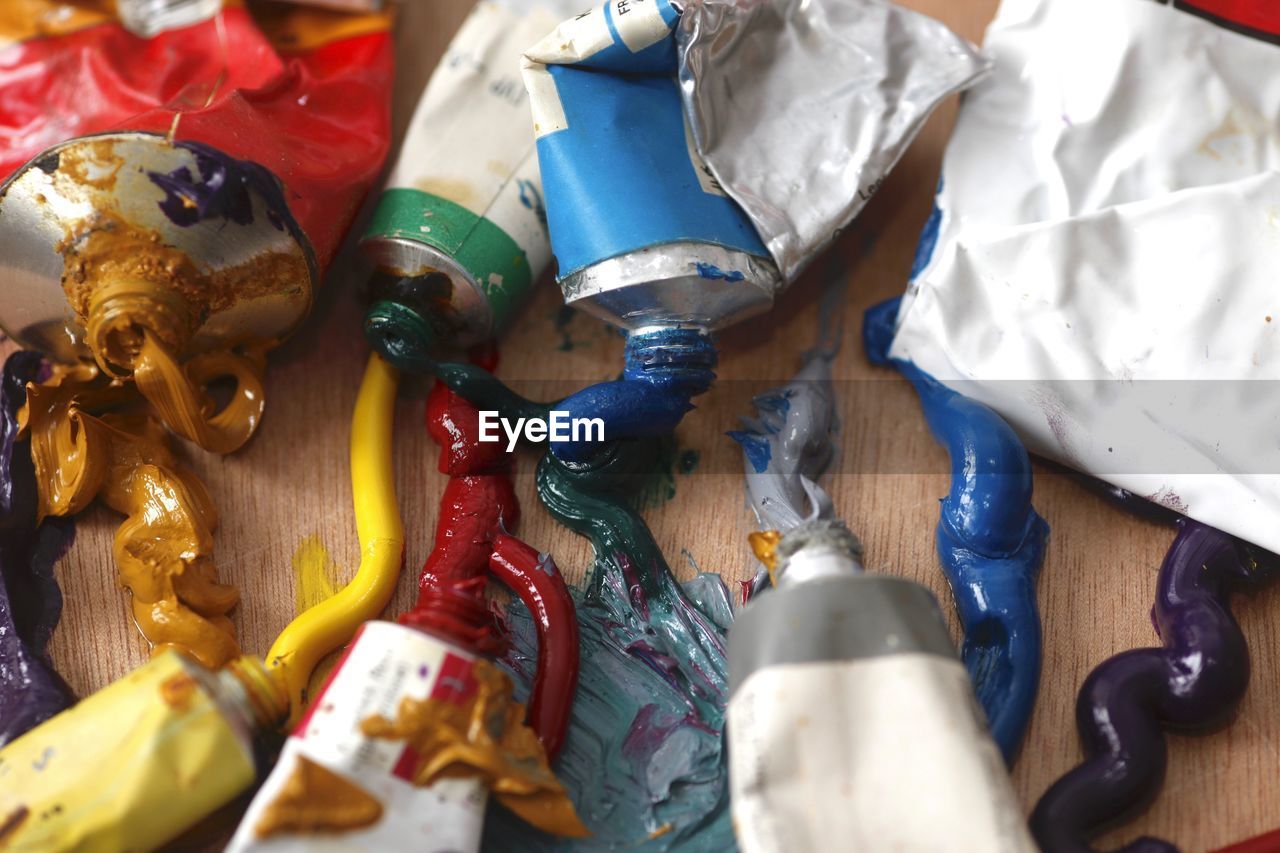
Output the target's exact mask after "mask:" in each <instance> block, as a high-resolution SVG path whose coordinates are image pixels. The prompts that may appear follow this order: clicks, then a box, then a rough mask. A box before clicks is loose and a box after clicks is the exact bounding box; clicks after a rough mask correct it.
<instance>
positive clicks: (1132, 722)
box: [1031, 518, 1280, 853]
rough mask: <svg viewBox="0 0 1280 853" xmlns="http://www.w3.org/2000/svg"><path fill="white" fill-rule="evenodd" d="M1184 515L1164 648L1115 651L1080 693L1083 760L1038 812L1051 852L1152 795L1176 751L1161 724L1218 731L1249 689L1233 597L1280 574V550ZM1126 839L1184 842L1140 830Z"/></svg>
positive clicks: (1158, 614)
mask: <svg viewBox="0 0 1280 853" xmlns="http://www.w3.org/2000/svg"><path fill="white" fill-rule="evenodd" d="M1178 524H1179V529H1178V535H1177V536H1176V537H1175V539H1174V541H1173V544H1172V545H1171V546H1170V548H1169V552H1168V554H1167V555H1166V556H1165V559H1164V564H1163V565H1162V566H1161V567H1160V578H1159V581H1158V582H1157V585H1156V600H1155V605H1154V606H1153V607H1152V609H1151V618H1152V622H1153V623H1154V625H1155V628H1156V633H1157V634H1158V635H1159V637H1160V639H1161V640H1162V641H1163V647H1161V648H1148V649H1134V650H1131V651H1127V652H1123V653H1121V654H1118V655H1116V656H1114V657H1112V658H1109V659H1107V660H1106V661H1104V662H1103V663H1102V664H1101V665H1100V666H1098V668H1097V669H1095V670H1094V671H1093V672H1091V673H1090V674H1089V677H1088V678H1087V679H1085V682H1084V685H1083V686H1082V687H1081V688H1080V695H1079V697H1078V699H1077V701H1076V725H1077V727H1078V728H1079V730H1080V740H1081V742H1082V745H1083V746H1084V751H1085V760H1084V761H1083V762H1081V763H1080V764H1079V765H1078V766H1077V767H1075V768H1073V769H1072V770H1071V771H1070V772H1068V773H1067V774H1066V775H1064V776H1063V777H1062V778H1061V779H1059V780H1058V781H1057V782H1054V783H1053V785H1052V786H1051V787H1050V788H1049V790H1048V791H1046V792H1045V794H1044V796H1043V797H1041V798H1040V802H1039V803H1037V804H1036V808H1035V811H1034V812H1033V813H1032V815H1031V831H1032V833H1033V834H1034V835H1035V838H1036V841H1037V842H1038V843H1039V844H1040V846H1041V847H1042V848H1043V849H1044V850H1046V851H1048V853H1075V851H1088V850H1091V849H1092V847H1091V846H1090V844H1089V840H1090V839H1091V838H1092V837H1093V836H1095V835H1097V834H1098V833H1100V832H1102V831H1103V830H1105V829H1107V828H1110V827H1113V826H1115V825H1116V824H1117V823H1118V822H1121V821H1124V820H1127V819H1129V818H1132V817H1133V816H1135V815H1136V814H1138V813H1139V812H1141V811H1142V810H1143V809H1144V808H1146V807H1147V806H1148V805H1149V804H1150V803H1151V801H1152V800H1153V799H1154V798H1155V796H1156V794H1157V793H1158V792H1159V790H1160V785H1161V783H1162V782H1163V780H1164V772H1165V764H1166V762H1167V760H1168V755H1167V751H1166V746H1165V739H1164V733H1163V729H1169V730H1173V731H1178V732H1184V733H1201V732H1210V731H1213V730H1215V729H1218V728H1220V727H1221V726H1223V725H1225V724H1226V723H1228V722H1229V721H1230V720H1231V718H1232V717H1233V716H1234V714H1235V712H1236V709H1237V708H1239V706H1240V702H1241V700H1242V699H1243V698H1244V694H1245V690H1246V688H1247V687H1248V685H1249V649H1248V645H1247V643H1246V641H1245V636H1244V633H1243V632H1242V631H1241V630H1240V626H1239V624H1238V623H1237V622H1236V620H1235V617H1234V616H1233V615H1232V614H1231V607H1230V600H1231V595H1232V593H1234V592H1240V591H1244V592H1252V591H1256V590H1257V589H1259V588H1261V587H1262V586H1263V585H1264V584H1266V583H1268V582H1270V581H1272V580H1274V579H1275V578H1276V576H1277V575H1278V574H1280V558H1277V557H1276V555H1274V554H1271V553H1268V552H1265V551H1262V550H1261V549H1258V548H1254V547H1252V546H1250V545H1248V544H1247V543H1245V542H1242V541H1240V540H1238V539H1236V538H1235V537H1232V536H1229V535H1227V534H1226V533H1223V532H1222V531H1220V530H1217V529H1215V528H1212V527H1209V526H1207V525H1204V524H1201V523H1199V522H1198V521H1195V520H1193V519H1190V518H1184V519H1181V520H1180V521H1179V522H1178ZM1121 849H1122V850H1124V851H1126V853H1156V851H1160V853H1167V851H1171V850H1176V849H1177V848H1176V847H1174V846H1173V845H1172V844H1169V843H1168V842H1166V841H1163V840H1160V839H1157V838H1151V837H1142V838H1139V839H1137V840H1136V841H1133V842H1132V843H1130V844H1128V845H1125V846H1124V847H1123V848H1121Z"/></svg>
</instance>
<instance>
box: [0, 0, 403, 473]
mask: <svg viewBox="0 0 1280 853" xmlns="http://www.w3.org/2000/svg"><path fill="white" fill-rule="evenodd" d="M2 5H3V6H4V8H3V9H0V45H3V46H2V47H0V176H2V177H4V178H5V179H6V183H5V185H4V187H3V188H2V189H0V214H3V215H0V327H2V328H3V329H4V330H5V331H6V332H8V333H9V335H10V336H11V337H14V338H15V339H16V340H18V341H19V342H20V343H21V344H22V345H23V346H25V347H28V348H32V349H37V350H41V351H43V352H46V353H48V354H49V355H50V356H52V357H54V358H56V359H58V360H60V361H65V362H71V361H77V360H86V359H89V358H90V357H92V358H94V359H96V360H97V361H98V363H99V364H100V365H101V366H102V367H103V369H104V370H107V371H108V372H110V373H113V374H115V375H117V376H120V377H129V376H133V377H134V378H135V379H137V381H138V387H139V390H141V391H142V393H143V394H144V395H146V396H147V397H148V398H149V399H150V400H151V402H152V403H153V404H154V405H155V408H156V410H157V414H159V415H160V416H161V417H162V418H163V419H164V420H165V421H166V423H168V425H169V426H170V427H171V428H172V429H173V430H174V431H175V432H177V433H179V434H181V435H183V436H184V437H186V438H189V439H191V440H193V441H196V442H197V443H198V444H200V445H201V446H203V447H205V448H206V449H210V450H214V451H217V452H229V451H230V450H234V449H236V448H237V447H239V446H240V445H241V444H243V443H244V441H246V440H248V437H249V435H251V434H252V432H253V429H254V428H255V426H256V415H255V416H254V417H253V418H251V419H250V421H249V422H248V423H247V424H246V425H242V428H239V429H231V428H230V427H229V426H224V425H223V424H222V423H221V422H214V421H212V420H209V421H207V422H206V420H205V419H204V418H202V417H201V416H200V413H199V410H200V408H201V406H200V400H201V399H202V394H203V389H202V387H195V386H198V385H202V384H203V383H202V382H196V381H195V379H192V378H191V377H188V378H187V379H186V382H185V383H184V382H182V381H179V380H178V379H175V378H174V371H172V370H169V371H167V372H166V370H164V369H163V367H164V365H166V364H172V363H174V362H178V363H181V362H185V361H187V360H188V359H189V358H190V357H191V356H193V355H195V354H197V353H200V352H203V351H207V350H213V349H224V350H225V349H227V348H229V347H236V346H240V347H244V348H245V349H244V352H246V353H250V352H252V353H254V354H256V353H258V352H260V351H261V350H262V349H265V348H269V347H270V346H273V345H274V344H275V343H277V342H278V341H279V340H281V339H282V338H284V337H285V336H287V335H288V334H289V333H290V332H291V331H292V330H293V329H294V328H296V326H297V325H298V323H300V322H301V320H302V319H303V317H305V316H306V314H307V311H308V310H309V308H310V306H311V303H312V298H313V293H314V291H315V288H316V287H317V286H318V284H319V280H320V277H321V276H322V275H323V273H324V271H325V269H326V268H327V267H328V265H329V263H330V261H331V260H332V259H333V256H334V254H335V253H336V251H337V249H338V246H339V243H340V242H341V240H342V238H343V236H344V234H345V232H346V230H347V228H348V227H349V226H350V224H351V221H352V219H353V218H354V216H355V214H356V212H357V210H358V209H359V207H360V204H361V203H362V201H363V199H364V196H365V194H366V193H367V192H368V190H369V188H370V186H371V184H372V182H373V180H374V178H375V177H376V176H377V174H378V173H379V171H380V169H381V167H382V162H383V160H384V159H385V157H386V154H387V150H388V147H389V137H390V93H391V82H392V56H391V38H390V32H389V24H390V17H389V15H387V14H344V13H341V12H335V11H332V10H322V9H313V8H307V7H302V6H291V5H281V4H271V3H265V2H264V3H250V4H248V5H245V4H244V3H242V2H240V0H224V2H223V4H222V5H221V8H220V9H218V10H217V11H214V12H213V13H212V14H209V13H208V12H205V13H203V16H201V17H199V18H198V19H195V20H191V19H189V18H188V19H186V20H175V19H174V16H173V15H172V14H170V15H167V16H166V17H165V18H164V19H163V22H162V23H163V25H164V26H165V27H167V28H165V29H163V30H161V31H159V32H155V33H153V34H150V35H148V36H146V37H144V36H141V35H138V34H136V33H135V32H133V31H130V30H129V29H128V28H127V27H126V26H125V24H124V23H123V22H122V21H121V19H120V18H119V17H117V14H116V13H115V11H114V10H115V3H114V2H111V0H79V2H76V3H74V4H71V3H64V2H57V0H26V2H24V3H22V4H2ZM10 5H18V6H20V7H21V9H20V10H18V11H15V10H10V9H9V8H8V6H10ZM196 5H199V4H191V7H192V8H194V7H195V6H196ZM180 8H185V7H180ZM133 23H134V24H135V29H137V28H138V27H137V25H138V23H139V22H137V21H133ZM142 23H143V24H146V25H147V28H148V29H150V28H152V27H151V25H159V24H160V23H161V20H160V19H159V18H152V19H149V20H147V21H143V22H142ZM133 259H140V260H139V261H138V262H132V261H133ZM144 334H145V335H146V336H148V337H149V338H150V339H152V340H153V341H154V343H155V344H156V347H154V348H153V349H154V350H155V351H153V352H151V353H150V354H147V353H143V352H140V350H142V349H145V347H143V346H142V344H141V343H140V341H141V340H142V338H143V336H144ZM246 358H248V356H246ZM255 365H256V367H255ZM231 372H232V373H233V374H234V375H236V376H237V379H239V380H241V384H244V382H247V381H249V380H248V379H246V378H244V377H248V376H250V375H255V376H256V378H257V380H258V381H259V382H260V379H261V377H260V375H257V374H260V373H261V366H260V360H258V359H257V356H256V355H254V356H253V358H249V360H248V361H246V362H245V363H243V364H239V363H238V364H237V369H236V370H233V371H231ZM148 377H163V378H165V380H166V381H165V382H160V381H159V380H158V379H156V380H154V381H150V382H148V381H146V380H147V378H148ZM200 378H201V379H202V380H203V382H207V381H210V380H211V379H212V377H200ZM184 385H185V386H190V387H184ZM250 385H252V383H251V382H250ZM255 393H256V392H255ZM256 396H257V397H260V396H261V395H260V393H256ZM259 408H260V407H259ZM179 410H182V412H181V414H183V415H186V417H185V418H184V417H182V416H180V414H179V413H178V412H179ZM258 414H260V411H259V412H258Z"/></svg>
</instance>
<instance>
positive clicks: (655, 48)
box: [524, 0, 782, 332]
mask: <svg viewBox="0 0 1280 853" xmlns="http://www.w3.org/2000/svg"><path fill="white" fill-rule="evenodd" d="M679 17H680V13H679V11H678V8H677V7H676V6H675V4H673V3H672V2H670V0H639V2H624V3H612V2H610V3H606V4H604V5H602V6H596V7H595V8H593V9H592V10H591V11H590V12H588V13H586V14H583V15H579V16H578V17H576V18H573V19H571V20H569V21H566V22H564V23H562V24H561V25H560V26H559V27H557V28H556V29H555V31H554V32H552V33H550V34H549V35H547V37H546V38H545V39H543V40H542V41H540V42H538V43H537V44H535V45H534V46H533V47H531V48H529V49H528V51H527V52H526V55H525V63H524V79H525V84H526V86H527V87H528V89H529V94H530V106H531V107H532V109H533V122H534V130H535V133H536V134H537V138H538V161H539V164H540V166H541V170H542V178H543V184H544V188H545V193H546V201H547V225H548V228H549V230H550V232H551V237H552V240H553V243H554V250H555V257H556V262H557V264H558V268H559V271H558V277H559V282H560V287H561V289H562V291H563V292H564V298H565V302H566V303H567V304H569V305H572V306H574V307H576V308H581V309H583V310H585V311H587V312H589V313H592V314H594V315H596V316H598V317H600V318H601V319H603V320H605V321H606V322H609V323H612V324H614V325H616V326H619V327H621V328H623V329H627V330H628V331H636V330H639V329H643V328H646V327H649V326H653V325H665V326H677V325H688V326H691V327H693V328H697V329H700V330H702V331H704V332H710V331H712V330H714V329H716V328H719V327H721V326H724V325H728V324H729V323H732V322H734V321H735V320H739V319H741V318H743V317H746V316H749V315H751V314H755V313H759V312H760V311H763V310H766V309H767V308H768V307H769V306H770V305H771V304H772V303H773V297H774V294H776V293H777V292H778V291H779V290H780V289H781V287H782V279H781V277H780V276H779V274H778V270H777V268H776V267H775V265H774V263H773V260H772V259H771V258H770V257H769V253H768V251H767V250H766V249H765V246H764V243H762V242H761V240H760V237H759V235H758V234H757V233H756V231H755V228H754V227H752V224H751V221H750V220H749V219H748V218H747V216H746V214H745V213H743V211H742V209H741V208H739V207H738V205H737V204H735V203H734V202H733V200H732V199H730V198H729V197H728V196H727V195H726V194H725V192H724V190H723V189H721V188H720V186H719V184H718V183H717V182H716V180H715V178H714V177H712V176H711V174H710V172H709V171H708V169H707V166H706V164H705V163H704V162H703V160H702V158H701V156H700V155H699V154H698V151H697V148H696V146H695V145H694V142H693V136H692V134H691V133H690V130H689V126H688V123H687V121H686V119H685V113H684V109H683V105H682V103H681V96H680V86H679V83H678V81H677V80H676V79H675V77H674V75H675V72H676V70H677V60H676V42H675V37H674V32H675V28H676V25H677V22H678V20H679ZM623 199H625V200H626V201H625V208H624V209H620V208H619V203H620V202H621V201H622V200H623Z"/></svg>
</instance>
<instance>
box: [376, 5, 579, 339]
mask: <svg viewBox="0 0 1280 853" xmlns="http://www.w3.org/2000/svg"><path fill="white" fill-rule="evenodd" d="M557 4H558V5H559V6H564V5H565V0H552V2H551V6H550V7H548V5H547V2H546V0H544V2H542V3H541V4H533V3H515V2H511V0H505V2H493V1H492V0H483V2H481V3H479V4H477V5H476V7H475V8H474V9H473V10H472V11H471V14H470V16H468V18H467V20H466V21H465V22H464V23H463V25H462V28H461V29H460V30H458V33H457V35H455V36H454V37H453V41H452V42H451V43H450V44H449V47H448V49H447V50H446V51H445V54H444V56H443V58H441V60H440V64H439V66H437V68H436V70H435V72H434V73H433V74H432V76H431V80H430V82H429V83H428V84H427V88H426V90H425V91H424V92H423V94H422V98H421V100H420V101H419V102H418V106H417V109H416V110H415V111H414V114H413V119H412V120H411V121H410V123H409V130H408V133H407V134H406V136H405V139H404V143H403V145H402V147H401V149H400V154H399V157H398V158H397V160H396V163H395V166H394V167H393V168H392V170H391V175H390V177H389V178H388V180H387V187H386V189H384V190H383V192H382V197H381V199H380V200H379V202H378V207H377V209H376V211H375V212H374V215H373V219H372V221H371V222H370V223H369V226H368V229H367V230H366V231H365V234H364V237H363V238H362V239H361V241H360V248H361V250H362V251H363V252H364V254H365V256H366V257H367V258H368V259H369V260H370V261H371V262H372V263H373V264H374V266H375V269H376V271H375V273H374V276H373V280H372V282H371V285H370V298H371V301H372V303H373V307H372V309H371V311H370V313H369V316H368V319H367V321H366V333H367V335H368V336H369V339H370V342H371V343H372V344H373V346H374V348H375V349H378V350H379V351H383V352H387V351H391V352H392V355H394V350H395V349H396V348H397V346H398V345H400V342H401V341H402V340H403V339H404V338H405V337H406V332H405V331H404V330H403V328H402V327H403V326H404V325H406V324H407V325H409V326H410V327H411V329H413V330H418V333H419V334H420V335H421V336H422V337H423V339H424V341H425V342H426V345H427V346H429V347H431V348H433V349H434V348H436V347H442V348H446V349H447V348H451V347H466V346H472V345H474V344H478V343H480V342H482V341H484V340H487V339H489V338H491V337H493V336H495V335H497V334H498V333H499V332H501V331H502V329H503V328H504V327H505V326H506V324H507V322H508V321H509V320H510V319H511V316H512V315H513V313H514V312H515V310H516V308H517V307H518V306H519V305H520V304H521V302H522V301H523V300H524V299H525V297H526V296H527V295H528V293H529V291H530V289H531V288H532V286H533V283H534V282H535V281H537V280H538V278H539V277H540V276H541V275H542V273H543V272H544V271H545V270H546V267H547V264H548V263H549V261H550V259H551V248H550V246H549V244H548V242H547V223H546V213H545V211H544V209H543V205H542V182H541V180H540V178H539V176H538V161H537V154H536V152H535V150H534V141H533V134H532V133H531V132H530V130H529V106H528V96H527V95H526V93H525V90H524V85H523V84H522V82H521V80H520V52H521V51H522V50H524V48H526V47H527V46H528V45H530V44H532V43H533V42H534V41H537V40H538V39H539V38H541V37H542V36H544V35H546V33H548V32H550V31H551V30H552V29H553V28H554V27H555V25H556V22H557V21H558V20H559V17H558V16H557V15H556V14H555V12H560V11H564V10H562V9H558V8H556V6H557ZM548 8H550V9H552V10H554V11H548ZM408 334H412V332H409V333H408Z"/></svg>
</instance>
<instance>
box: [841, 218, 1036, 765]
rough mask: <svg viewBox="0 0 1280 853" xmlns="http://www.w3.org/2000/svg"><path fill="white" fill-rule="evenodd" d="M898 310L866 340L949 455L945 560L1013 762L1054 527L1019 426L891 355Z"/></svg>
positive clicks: (966, 651) (876, 316)
mask: <svg viewBox="0 0 1280 853" xmlns="http://www.w3.org/2000/svg"><path fill="white" fill-rule="evenodd" d="M929 236H930V230H929V227H928V226H927V225H926V228H925V235H924V239H925V240H926V241H927V240H928V239H929ZM897 313H898V300H897V299H891V300H889V301H887V302H883V303H881V304H879V305H876V306H874V307H873V308H871V309H870V310H868V311H867V314H866V317H865V320H864V324H863V339H864V342H865V344H866V348H867V354H868V356H869V357H870V359H871V360H872V361H873V362H875V363H877V364H892V365H893V366H894V367H896V368H897V369H898V371H899V372H900V373H902V375H903V376H905V377H906V378H907V379H909V380H910V381H911V384H912V385H914V386H915V389H916V392H917V393H918V394H919V395H920V405H921V407H922V408H923V409H924V415H925V419H926V420H927V421H928V422H929V429H930V430H931V431H932V432H933V435H934V437H935V438H936V439H937V440H938V441H939V443H941V444H942V445H944V446H945V447H946V448H947V453H948V454H949V455H950V457H951V491H950V493H949V494H948V495H947V497H945V498H944V499H943V501H942V514H941V518H939V520H938V533H937V547H938V557H939V559H940V560H941V562H942V571H943V573H944V574H945V575H946V576H947V581H948V582H949V583H950V584H951V592H952V594H953V595H954V596H955V604H956V612H957V613H958V615H959V617H960V624H961V626H962V627H963V629H964V646H963V649H962V650H961V652H962V656H963V658H964V662H965V665H966V666H967V667H968V668H969V675H970V677H971V678H972V679H973V686H974V691H975V692H976V693H977V695H978V700H979V701H980V702H981V704H982V707H983V708H984V709H985V710H986V712H987V719H988V722H989V723H990V726H991V733H992V735H994V737H995V739H996V742H997V743H998V744H999V745H1000V749H1001V751H1003V752H1004V756H1005V760H1006V761H1009V762H1012V761H1013V758H1014V756H1015V755H1016V753H1017V750H1018V745H1019V744H1020V743H1021V742H1022V736H1023V734H1024V733H1025V731H1026V728H1027V722H1028V721H1029V720H1030V718H1031V709H1032V706H1033V705H1034V703H1035V698H1036V689H1037V687H1038V686H1039V684H1040V615H1039V612H1038V610H1037V608H1036V594H1035V578H1036V573H1037V572H1038V571H1039V569H1040V563H1041V560H1042V559H1043V557H1044V545H1045V540H1046V539H1047V538H1048V535H1049V525H1048V524H1046V523H1045V521H1044V519H1042V518H1041V517H1040V516H1039V514H1037V513H1036V511H1035V508H1034V507H1032V506H1031V458H1030V456H1028V455H1027V450H1026V448H1025V447H1023V445H1022V442H1021V441H1020V440H1019V439H1018V436H1017V434H1016V433H1014V431H1013V429H1012V428H1011V427H1010V426H1009V425H1008V424H1007V423H1005V421H1004V420H1003V419H1001V417H1000V416H999V415H997V414H996V413H995V412H994V411H992V410H991V409H989V408H988V407H986V406H984V405H983V404H982V403H979V402H977V401H976V400H971V399H969V398H967V397H965V396H963V395H962V394H958V393H956V392H955V391H952V390H951V389H949V388H947V387H946V386H945V385H942V384H941V383H939V382H938V381H937V380H935V379H934V378H933V377H931V376H929V375H928V374H927V373H925V372H924V371H922V370H920V369H919V368H918V367H916V366H915V365H913V364H911V363H909V362H905V361H900V360H897V359H889V357H888V356H887V349H888V344H889V341H890V340H891V339H892V336H893V318H894V317H896V316H897Z"/></svg>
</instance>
